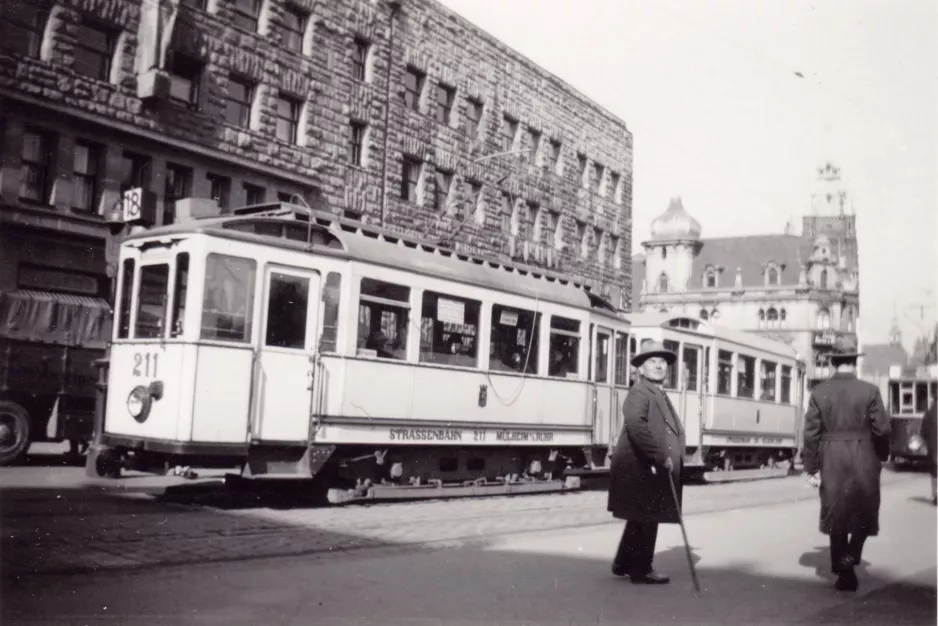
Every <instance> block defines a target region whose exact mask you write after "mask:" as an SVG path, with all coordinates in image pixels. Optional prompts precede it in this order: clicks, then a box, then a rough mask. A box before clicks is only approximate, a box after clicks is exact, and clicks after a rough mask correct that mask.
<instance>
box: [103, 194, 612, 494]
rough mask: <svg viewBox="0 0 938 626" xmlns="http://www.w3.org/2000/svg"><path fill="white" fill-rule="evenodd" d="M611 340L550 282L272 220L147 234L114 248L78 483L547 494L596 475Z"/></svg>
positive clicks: (329, 219)
mask: <svg viewBox="0 0 938 626" xmlns="http://www.w3.org/2000/svg"><path fill="white" fill-rule="evenodd" d="M310 215H312V218H310V217H309V216H310ZM628 328H629V325H628V322H627V320H626V318H625V317H624V316H623V315H622V314H621V313H618V312H616V310H615V309H614V307H612V306H610V305H609V304H608V303H607V302H605V301H604V300H602V299H601V298H598V297H597V296H595V295H593V294H591V293H590V292H589V291H587V290H585V289H583V288H581V287H579V286H576V285H573V284H571V283H569V282H568V281H567V280H565V279H561V278H559V277H557V276H553V275H550V274H549V273H546V272H541V271H539V270H537V269H534V268H526V269H525V268H519V267H515V266H512V265H511V264H505V263H497V262H495V261H494V260H489V259H481V258H471V257H467V256H461V255H458V254H455V253H453V252H451V251H448V250H446V249H444V248H440V247H438V246H433V245H430V244H427V243H425V242H419V241H413V240H409V239H406V238H402V237H400V236H397V235H393V234H391V233H390V232H385V231H378V230H373V229H371V230H370V229H369V228H368V227H366V226H364V225H362V224H360V223H351V222H347V221H345V220H342V219H339V218H337V217H336V216H333V215H328V214H319V213H316V212H312V213H311V212H309V211H307V210H305V209H301V208H299V207H296V206H292V205H288V204H282V205H281V204H273V205H264V206H256V207H246V208H244V209H242V210H239V211H236V212H235V213H234V214H232V215H229V216H225V217H217V218H209V219H200V220H195V221H191V222H188V223H180V224H174V225H171V226H165V227H159V228H154V229H150V230H148V231H145V232H142V233H140V234H137V235H133V236H131V237H129V238H128V239H127V240H125V241H124V242H123V244H122V246H121V251H120V273H119V276H118V289H117V296H116V306H115V323H114V334H113V339H112V344H111V347H110V362H109V371H108V374H107V401H106V405H105V409H104V420H103V426H101V427H100V431H101V432H100V435H99V438H98V440H99V443H100V444H102V446H99V447H98V448H96V449H97V450H99V451H98V452H96V453H95V455H94V457H93V458H92V457H89V470H91V471H95V472H97V473H99V474H107V475H113V474H114V473H115V471H117V472H119V469H117V468H118V467H119V463H118V462H119V460H121V459H123V460H124V461H126V460H127V459H132V460H133V463H134V465H135V466H140V465H141V464H142V465H150V466H153V465H159V464H166V463H170V464H183V465H201V466H206V465H220V466H230V464H232V463H237V464H239V465H242V466H243V470H242V473H243V474H244V475H246V476H249V477H261V476H267V477H289V476H297V477H306V478H309V477H313V476H319V477H321V478H322V481H321V482H328V484H329V485H332V486H341V487H342V488H343V489H345V488H349V487H351V488H355V486H358V487H361V486H362V485H365V486H367V485H369V484H371V485H375V484H389V485H399V486H402V487H421V486H422V487H426V486H428V485H429V486H433V487H434V488H438V489H439V488H442V487H444V486H446V485H454V484H455V485H461V486H472V487H476V488H479V487H484V486H486V485H488V486H492V485H501V486H505V485H520V484H522V483H523V484H524V485H528V486H532V485H536V484H537V483H538V482H551V481H552V482H554V483H556V481H557V477H558V476H559V473H560V471H562V470H563V469H564V468H566V467H568V466H574V467H582V466H585V465H586V466H588V465H594V466H595V465H601V464H602V463H603V462H604V459H605V456H606V451H607V449H608V447H609V443H610V440H612V439H613V438H614V436H615V434H616V433H614V432H612V431H611V425H612V422H611V417H612V416H614V415H618V413H619V408H618V407H619V405H621V398H619V397H618V396H617V394H616V388H615V385H614V382H615V381H616V380H624V379H626V378H627V375H628V372H627V369H626V368H627V363H628V354H627V351H628V342H627V341H626V340H625V338H626V337H627V333H628ZM617 350H618V351H620V354H619V356H618V357H617V356H616V351H617ZM91 464H93V465H94V467H92V466H91Z"/></svg>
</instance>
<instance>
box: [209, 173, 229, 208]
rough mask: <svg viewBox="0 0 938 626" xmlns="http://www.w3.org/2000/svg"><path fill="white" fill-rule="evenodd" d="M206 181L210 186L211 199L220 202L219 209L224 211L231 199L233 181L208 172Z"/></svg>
mask: <svg viewBox="0 0 938 626" xmlns="http://www.w3.org/2000/svg"><path fill="white" fill-rule="evenodd" d="M205 179H206V180H208V181H209V184H210V190H209V198H211V199H212V200H215V201H216V202H218V208H220V209H222V210H223V211H224V210H225V209H227V208H228V204H229V201H230V198H231V179H230V178H228V177H227V176H222V175H221V174H215V173H213V172H206V173H205Z"/></svg>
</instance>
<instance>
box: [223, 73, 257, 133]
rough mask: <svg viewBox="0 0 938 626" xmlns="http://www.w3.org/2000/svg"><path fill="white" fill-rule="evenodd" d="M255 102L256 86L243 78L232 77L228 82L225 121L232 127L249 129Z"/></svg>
mask: <svg viewBox="0 0 938 626" xmlns="http://www.w3.org/2000/svg"><path fill="white" fill-rule="evenodd" d="M253 102H254V85H252V84H251V83H250V82H248V81H247V80H245V79H243V78H238V77H236V76H231V77H230V78H229V80H228V104H227V106H226V108H225V121H227V122H228V123H229V124H231V125H232V126H238V127H239V128H248V127H249V126H250V124H251V105H252V104H253Z"/></svg>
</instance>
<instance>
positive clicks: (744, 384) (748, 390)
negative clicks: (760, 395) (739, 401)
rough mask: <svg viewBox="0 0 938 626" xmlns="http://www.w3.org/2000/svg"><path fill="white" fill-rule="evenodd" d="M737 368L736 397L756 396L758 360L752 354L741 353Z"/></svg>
mask: <svg viewBox="0 0 938 626" xmlns="http://www.w3.org/2000/svg"><path fill="white" fill-rule="evenodd" d="M737 368H738V369H737V370H736V397H737V398H754V397H755V395H756V391H755V388H756V360H755V359H754V358H753V357H751V356H744V355H742V354H740V355H739V361H738V365H737Z"/></svg>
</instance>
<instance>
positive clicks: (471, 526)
mask: <svg viewBox="0 0 938 626" xmlns="http://www.w3.org/2000/svg"><path fill="white" fill-rule="evenodd" d="M908 478H909V475H903V474H893V473H889V472H886V473H884V474H883V482H884V484H889V483H894V482H897V481H903V480H907V479H908ZM684 493H685V495H684V508H685V512H686V514H687V515H694V514H700V513H705V512H712V511H730V510H733V509H739V508H746V507H752V506H761V505H770V504H778V503H782V502H793V501H798V500H807V499H814V498H816V497H817V495H816V491H814V490H812V489H810V488H807V487H806V485H805V483H804V480H803V478H800V477H790V478H785V479H774V480H765V481H753V482H743V483H728V484H717V485H699V486H696V485H692V486H688V487H686V488H685V492H684ZM609 523H615V520H613V519H612V518H611V516H610V515H609V514H608V513H607V512H606V494H605V492H603V491H587V492H573V493H566V494H544V495H531V496H521V497H518V496H515V497H486V498H473V499H462V500H449V501H419V502H407V503H389V504H369V505H350V506H343V507H328V508H288V509H285V510H281V509H273V508H258V507H254V508H240V509H221V508H212V507H204V506H198V505H196V504H192V503H187V504H180V503H166V502H160V501H159V500H158V499H155V498H153V497H152V496H146V495H139V494H138V495H123V496H117V495H114V494H111V493H104V492H101V491H99V490H88V489H77V488H59V487H52V488H37V489H24V488H15V489H2V488H0V529H2V533H3V535H2V540H0V550H2V556H3V575H4V576H21V575H28V574H51V573H66V572H81V571H89V570H95V571H96V570H101V569H113V568H139V567H153V566H163V565H171V564H188V563H204V562H213V561H215V562H217V561H229V560H231V561H234V560H243V559H253V558H264V557H278V556H288V555H321V556H327V555H329V554H335V553H337V552H341V553H349V552H356V551H359V550H363V549H375V548H381V549H385V550H387V549H400V548H404V549H408V550H414V549H420V548H437V547H441V546H455V545H462V544H464V543H467V542H485V543H492V542H497V541H498V540H499V538H500V537H501V538H505V537H510V536H515V535H517V534H518V533H525V532H532V531H540V530H548V529H561V528H577V527H585V526H595V525H601V524H609Z"/></svg>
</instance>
